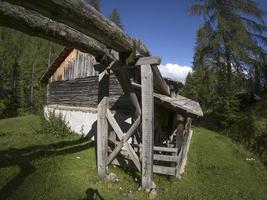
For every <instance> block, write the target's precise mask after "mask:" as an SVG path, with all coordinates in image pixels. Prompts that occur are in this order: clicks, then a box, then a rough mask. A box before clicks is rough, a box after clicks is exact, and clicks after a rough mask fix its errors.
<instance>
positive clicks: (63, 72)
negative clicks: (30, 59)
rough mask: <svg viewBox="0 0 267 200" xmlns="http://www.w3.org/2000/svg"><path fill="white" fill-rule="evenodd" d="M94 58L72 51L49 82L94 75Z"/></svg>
mask: <svg viewBox="0 0 267 200" xmlns="http://www.w3.org/2000/svg"><path fill="white" fill-rule="evenodd" d="M95 63H96V61H95V58H94V56H92V55H90V54H87V53H83V52H80V51H78V50H76V49H74V50H73V51H72V52H71V53H70V54H69V56H68V57H67V58H66V59H65V60H64V61H63V62H62V63H61V65H60V66H59V67H58V69H57V70H56V72H55V73H54V74H53V76H52V77H51V79H50V82H53V81H59V80H74V79H76V78H84V77H87V76H94V75H96V73H95V70H94V67H93V66H94V64H95Z"/></svg>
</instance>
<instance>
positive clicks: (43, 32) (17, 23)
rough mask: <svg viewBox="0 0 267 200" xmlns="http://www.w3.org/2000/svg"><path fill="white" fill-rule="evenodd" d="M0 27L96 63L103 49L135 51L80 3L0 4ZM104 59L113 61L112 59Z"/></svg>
mask: <svg viewBox="0 0 267 200" xmlns="http://www.w3.org/2000/svg"><path fill="white" fill-rule="evenodd" d="M8 2H11V3H12V4H10V3H8ZM14 4H16V5H14ZM17 5H19V6H17ZM24 7H25V8H27V9H30V10H27V9H25V8H24ZM31 10H34V11H37V12H39V13H41V14H43V15H40V14H38V13H37V12H34V11H31ZM58 22H60V23H58ZM0 25H3V26H6V27H9V28H13V29H16V30H19V31H22V32H24V33H27V34H29V35H32V36H37V37H42V38H44V39H47V40H50V41H53V42H56V43H58V44H61V45H64V46H68V47H72V48H75V49H79V50H80V51H83V52H87V53H90V54H92V55H94V56H95V57H96V59H97V60H98V61H100V60H101V58H103V57H104V56H106V54H107V52H108V50H107V47H106V46H105V45H107V46H108V47H109V48H113V49H116V50H118V51H119V52H128V51H131V50H133V49H135V48H136V44H135V42H134V40H132V39H131V38H130V37H129V36H128V35H127V34H126V33H125V32H124V31H122V30H121V29H120V28H118V27H117V26H116V25H115V24H114V23H113V22H111V21H110V20H108V19H107V18H106V17H104V16H103V15H101V14H100V13H98V12H97V11H96V10H95V9H94V8H92V7H91V6H89V5H88V4H86V3H85V2H84V1H83V0H65V1H59V0H40V1H32V0H24V1H16V0H0ZM71 27H72V28H71ZM73 28H74V29H73ZM88 36H89V37H88ZM91 37H93V38H95V39H93V38H91ZM99 41H100V42H99ZM101 42H102V43H101ZM103 43H104V44H105V45H103ZM138 44H140V45H138V47H139V48H138V49H139V51H140V52H141V53H140V54H141V55H144V56H148V55H149V51H148V50H147V48H146V47H145V46H144V45H143V44H142V43H138ZM106 57H107V59H109V61H111V60H113V57H112V56H109V55H108V56H106ZM153 73H155V80H156V81H155V87H156V89H157V90H159V91H160V92H161V93H162V94H166V95H169V88H168V85H167V84H166V82H165V81H164V79H163V78H162V76H161V74H160V72H159V70H158V69H157V68H155V69H153Z"/></svg>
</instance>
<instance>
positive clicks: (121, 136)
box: [106, 109, 141, 171]
mask: <svg viewBox="0 0 267 200" xmlns="http://www.w3.org/2000/svg"><path fill="white" fill-rule="evenodd" d="M106 117H107V119H108V121H109V123H110V125H111V127H112V128H113V129H114V131H115V133H116V134H117V136H118V138H119V139H120V140H121V142H122V143H123V144H124V145H125V148H126V149H127V151H128V153H129V156H130V158H131V159H132V161H133V163H134V164H135V166H136V168H137V169H138V170H139V171H141V164H140V160H139V158H138V156H137V154H136V153H135V151H134V149H133V147H132V146H131V145H130V144H129V143H128V142H124V141H125V138H126V136H125V135H124V133H123V132H122V130H121V128H120V126H119V125H118V123H117V121H116V119H115V118H114V117H113V115H112V113H111V112H110V110H109V109H107V112H106ZM140 120H141V119H140ZM140 120H139V121H140ZM139 123H140V122H139ZM139 123H138V121H137V120H136V123H134V124H133V125H135V126H136V128H137V127H138V125H139ZM134 129H135V128H133V129H129V131H131V132H132V133H134ZM129 131H128V132H129ZM128 132H127V133H128ZM131 132H130V133H129V134H128V135H130V134H132V133H131ZM126 135H127V134H126ZM124 136H125V138H124ZM127 137H128V136H127ZM118 152H119V151H118ZM114 154H115V153H114ZM115 156H116V155H115ZM115 156H114V157H115ZM113 159H114V158H113ZM109 160H110V158H108V159H107V162H106V165H107V164H108V161H109ZM111 160H112V159H111Z"/></svg>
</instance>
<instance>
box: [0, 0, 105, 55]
mask: <svg viewBox="0 0 267 200" xmlns="http://www.w3.org/2000/svg"><path fill="white" fill-rule="evenodd" d="M0 25H2V26H6V27H9V28H13V29H16V30H19V31H21V32H24V33H26V34H29V35H32V36H38V37H41V38H44V39H47V40H50V41H53V42H56V43H58V44H61V45H64V46H68V47H73V48H76V49H79V50H81V51H84V52H88V53H90V54H92V55H94V56H96V57H99V58H102V57H103V56H104V55H105V49H107V48H106V46H105V45H103V44H102V43H100V42H98V41H96V40H95V39H93V38H90V37H88V36H86V35H85V34H82V33H80V32H78V31H76V30H74V29H72V28H70V27H69V26H67V25H65V24H62V23H58V22H55V21H53V20H51V19H49V18H47V17H44V16H42V15H40V14H38V13H36V12H33V11H29V10H26V9H25V8H23V7H20V6H16V5H13V4H10V3H8V2H5V1H2V0H0Z"/></svg>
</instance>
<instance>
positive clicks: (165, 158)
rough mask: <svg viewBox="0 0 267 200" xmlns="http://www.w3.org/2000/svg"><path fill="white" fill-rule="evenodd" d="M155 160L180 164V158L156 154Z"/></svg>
mask: <svg viewBox="0 0 267 200" xmlns="http://www.w3.org/2000/svg"><path fill="white" fill-rule="evenodd" d="M153 159H154V160H159V161H166V162H178V156H170V155H162V154H154V158H153Z"/></svg>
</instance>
